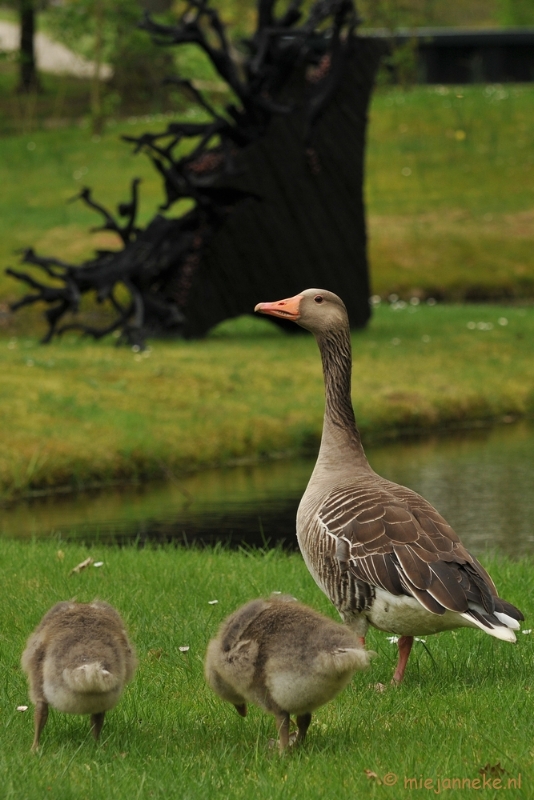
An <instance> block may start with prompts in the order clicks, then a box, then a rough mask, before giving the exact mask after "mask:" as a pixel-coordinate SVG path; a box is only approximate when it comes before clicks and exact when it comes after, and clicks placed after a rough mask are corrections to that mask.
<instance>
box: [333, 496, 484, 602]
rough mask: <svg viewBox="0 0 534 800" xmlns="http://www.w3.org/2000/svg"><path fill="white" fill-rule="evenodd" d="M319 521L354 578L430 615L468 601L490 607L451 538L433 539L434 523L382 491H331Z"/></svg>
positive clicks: (469, 561) (478, 573)
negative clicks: (407, 598)
mask: <svg viewBox="0 0 534 800" xmlns="http://www.w3.org/2000/svg"><path fill="white" fill-rule="evenodd" d="M436 516H437V517H438V518H439V515H438V514H437V512H436ZM319 519H320V522H321V524H322V525H323V526H324V528H325V529H326V530H327V532H328V534H329V535H330V536H333V537H335V538H336V539H337V540H338V541H339V540H341V541H342V542H343V546H339V545H338V546H337V547H336V551H337V552H344V553H345V555H344V559H343V560H344V562H345V564H346V567H347V568H348V569H349V570H350V572H351V573H352V574H353V575H354V576H355V577H356V578H357V579H358V580H361V581H363V582H365V583H368V584H370V585H371V586H375V587H380V588H382V589H384V590H385V591H388V592H390V593H391V594H393V595H403V594H404V595H408V596H411V597H414V598H416V599H417V600H418V601H419V602H420V603H421V604H422V605H423V606H425V607H426V608H427V609H428V610H429V611H431V612H433V613H435V614H444V613H445V611H446V610H447V609H449V610H451V611H458V612H460V613H462V612H465V611H466V610H467V608H468V604H469V602H475V603H479V604H481V605H482V606H483V607H484V608H485V609H486V610H487V611H490V612H491V611H492V610H493V609H494V600H493V598H494V594H493V591H494V587H493V584H492V583H491V581H490V585H489V586H488V585H487V583H486V581H485V575H486V574H487V573H485V571H484V570H483V568H482V567H480V570H479V569H478V567H479V565H478V562H476V561H475V559H473V558H472V557H471V556H470V555H469V553H468V552H467V551H466V550H465V548H464V547H463V546H462V545H461V544H460V543H459V542H458V544H456V541H455V540H454V538H453V537H451V536H445V537H440V536H439V534H438V528H437V525H436V522H437V521H439V519H438V520H433V519H432V518H431V517H429V516H428V515H426V514H425V513H422V512H419V513H418V514H417V515H415V514H413V513H412V512H411V510H410V509H409V508H407V506H406V505H405V504H404V503H402V502H399V501H397V500H396V499H395V498H393V497H391V495H389V494H388V493H386V492H381V491H375V492H371V491H367V492H362V491H358V490H355V491H347V490H344V491H343V492H341V491H335V492H332V493H331V494H330V495H329V497H328V498H327V499H326V501H325V502H324V503H323V505H322V507H321V510H320V512H319ZM453 536H455V534H454V533H453ZM492 590H493V591H492Z"/></svg>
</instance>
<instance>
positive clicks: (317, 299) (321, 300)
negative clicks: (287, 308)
mask: <svg viewBox="0 0 534 800" xmlns="http://www.w3.org/2000/svg"><path fill="white" fill-rule="evenodd" d="M313 299H314V300H315V302H316V303H324V297H323V296H322V294H316V295H315V297H314V298H313Z"/></svg>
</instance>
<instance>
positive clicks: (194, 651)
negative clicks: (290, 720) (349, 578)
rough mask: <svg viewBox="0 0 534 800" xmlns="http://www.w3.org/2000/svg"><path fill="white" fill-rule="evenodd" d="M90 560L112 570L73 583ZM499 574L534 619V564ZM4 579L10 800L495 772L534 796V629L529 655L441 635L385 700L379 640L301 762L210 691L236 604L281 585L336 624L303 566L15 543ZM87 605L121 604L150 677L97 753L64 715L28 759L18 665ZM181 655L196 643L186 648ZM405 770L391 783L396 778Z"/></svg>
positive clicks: (252, 789) (1, 756)
mask: <svg viewBox="0 0 534 800" xmlns="http://www.w3.org/2000/svg"><path fill="white" fill-rule="evenodd" d="M88 552H91V554H92V555H93V556H94V557H95V559H98V560H102V561H103V562H104V564H103V566H102V567H100V568H99V569H95V568H90V569H88V570H86V571H84V572H82V573H80V574H79V575H73V576H70V577H69V575H68V573H69V571H70V569H71V568H72V567H73V566H74V565H75V564H77V563H78V562H79V561H81V560H82V559H84V558H85V557H86V556H87V554H88ZM485 564H486V566H489V568H490V570H491V573H492V575H493V577H494V579H495V580H496V582H497V585H498V586H499V589H500V590H501V593H502V594H503V595H504V596H505V597H507V598H508V599H509V600H510V601H513V602H515V603H517V604H518V605H520V606H521V607H522V609H523V611H524V612H525V614H526V616H527V619H529V618H531V616H532V614H533V613H534V607H533V604H532V597H533V594H534V592H533V590H534V585H533V577H532V576H533V574H534V573H533V570H532V563H531V562H528V561H525V562H519V563H513V562H508V561H502V560H499V561H492V560H490V561H489V562H488V561H487V560H486V561H485ZM2 581H3V587H4V591H3V592H2V598H3V599H2V601H1V602H2V609H1V611H2V620H3V625H2V631H3V633H2V635H1V638H0V650H1V657H2V663H3V665H4V671H3V674H4V679H3V680H2V681H1V682H0V709H1V715H0V725H1V727H2V742H3V747H2V749H1V752H0V781H1V785H2V796H3V797H4V798H6V800H22V798H24V800H34V798H35V800H37V798H39V800H40V798H42V797H44V796H50V797H54V798H57V799H58V800H71V798H72V800H74V798H80V797H91V798H93V800H100V798H102V800H104V798H105V800H114V799H116V800H123V798H125V797H132V798H155V800H158V799H160V800H163V799H164V798H165V799H166V798H169V797H174V796H180V797H183V798H190V799H191V800H193V799H194V800H202V799H203V798H210V799H211V798H213V797H216V798H249V797H256V798H258V799H259V800H273V798H295V799H296V800H300V798H324V797H356V796H366V797H372V798H384V799H385V800H387V799H388V798H389V800H393V799H395V800H398V798H404V797H406V798H408V797H411V796H412V791H411V789H410V784H407V785H406V784H405V779H408V780H409V779H413V778H417V780H419V779H420V778H421V777H423V779H426V780H429V779H432V780H433V781H434V786H437V780H438V779H441V780H442V781H443V780H444V779H447V778H448V779H453V778H459V779H463V780H466V779H467V780H469V781H473V780H476V779H479V780H482V779H483V777H484V775H485V776H486V780H487V779H489V778H491V779H492V780H493V779H494V778H501V779H502V780H503V782H507V781H508V780H509V779H515V780H517V778H518V775H521V788H518V789H517V790H514V791H513V793H511V796H513V797H520V798H529V797H531V796H532V781H533V780H534V773H533V770H532V752H531V750H532V742H531V740H530V738H529V737H528V736H526V735H525V733H526V732H527V731H528V730H529V729H530V727H531V708H530V701H529V698H530V694H531V691H532V675H533V670H534V648H533V644H534V643H533V640H532V636H531V635H519V641H518V644H517V645H516V646H512V645H508V644H505V643H503V642H499V641H496V640H495V639H492V638H490V637H489V636H485V635H484V634H483V633H481V632H478V631H469V630H462V631H457V632H452V633H445V634H441V635H439V636H434V637H427V641H426V648H427V649H425V647H424V646H423V644H421V643H416V645H415V646H414V651H413V654H412V657H411V659H410V663H409V666H408V670H407V675H406V680H405V683H404V684H403V686H402V687H400V688H398V689H392V688H388V689H387V690H386V691H385V692H383V693H379V692H377V691H376V690H375V689H374V685H375V684H376V683H377V682H383V683H388V681H389V679H390V677H391V674H392V671H393V668H394V663H395V659H396V648H395V647H394V645H393V644H392V643H390V642H389V641H388V640H387V637H386V635H385V634H380V633H378V632H374V631H371V632H370V634H369V637H368V640H369V646H370V647H372V648H373V649H375V650H376V651H377V652H378V654H379V655H378V658H376V659H375V660H374V661H373V664H372V667H371V670H370V671H369V672H368V673H366V674H365V673H364V674H360V675H357V676H356V678H355V679H354V680H353V682H352V684H351V685H350V686H349V687H348V688H347V689H346V690H345V691H344V692H343V693H342V694H341V695H340V696H339V697H338V698H337V699H336V700H335V701H334V702H332V703H331V704H329V705H328V706H326V707H324V708H322V709H320V710H319V711H318V712H317V713H316V715H315V716H314V720H313V721H312V726H311V728H310V731H309V735H308V741H307V743H306V745H305V747H304V748H303V749H302V750H301V751H300V752H295V753H292V754H290V755H289V756H288V757H286V758H283V759H280V758H279V757H278V755H277V754H276V751H274V752H273V750H271V749H269V748H268V746H267V741H268V739H269V738H270V737H274V723H273V721H272V719H271V718H269V717H267V716H265V715H264V714H262V713H261V712H260V711H258V710H257V709H253V708H251V710H250V713H249V716H248V717H247V718H246V719H244V720H243V719H242V718H240V717H239V716H238V715H237V714H236V713H235V710H234V709H233V708H232V707H231V706H230V705H229V704H224V703H222V701H219V699H218V698H216V697H215V696H214V695H212V694H211V692H210V691H209V690H208V688H207V687H206V686H205V684H204V680H203V670H202V660H203V656H204V652H205V648H206V644H207V641H208V639H209V638H210V637H211V636H212V635H213V633H214V632H215V630H216V629H217V626H218V624H219V622H220V621H221V620H222V619H223V618H224V617H225V616H226V615H227V614H228V613H229V612H230V611H232V610H233V609H234V608H236V607H237V605H239V604H240V603H242V602H245V601H246V600H248V599H250V598H252V597H257V596H260V595H266V594H268V593H270V592H271V591H273V590H279V591H285V592H290V593H292V594H294V595H296V596H297V597H298V598H299V599H301V600H302V601H304V602H307V603H309V604H310V605H313V606H314V607H315V608H318V609H319V610H321V611H323V612H324V613H326V614H329V615H330V616H332V617H333V618H334V617H335V613H334V611H333V609H332V607H331V606H330V604H329V603H328V601H327V600H326V598H325V597H323V595H322V594H321V593H320V591H319V590H318V589H317V588H316V587H315V585H314V584H313V582H312V580H311V578H310V576H309V575H308V573H307V570H306V567H305V566H304V564H303V562H302V559H301V557H300V556H299V555H285V554H282V553H280V552H279V551H270V552H266V553H264V554H262V553H260V552H251V553H245V552H239V553H230V552H227V551H224V550H219V551H211V550H207V551H195V550H187V551H186V550H174V549H161V550H150V549H146V550H142V551H136V550H135V549H134V548H123V549H114V548H104V549H92V550H90V551H88V550H87V549H85V548H82V547H78V546H74V545H70V544H66V543H62V542H55V543H54V542H48V543H39V544H35V543H34V544H27V545H21V544H17V543H15V542H9V541H6V542H4V545H3V547H2ZM199 587H201V588H199ZM73 595H76V597H77V599H78V600H80V601H89V600H91V599H92V598H93V597H95V596H98V597H100V598H102V599H105V600H107V601H109V602H111V603H113V604H115V605H116V606H117V608H119V609H120V611H121V613H122V614H123V616H124V618H125V621H126V624H127V626H128V629H129V631H130V634H131V636H132V639H133V640H134V642H135V644H136V647H137V650H138V655H139V669H138V673H137V677H136V679H135V681H134V682H133V683H132V684H131V685H130V686H129V687H128V689H127V690H126V693H125V696H124V698H123V699H122V700H121V702H120V705H119V706H118V707H117V708H116V709H115V710H114V711H112V712H110V713H109V714H108V715H107V719H106V723H105V726H104V730H103V734H102V739H101V742H100V744H98V745H95V744H94V742H93V741H92V739H91V738H90V736H89V731H88V720H87V718H82V717H75V716H68V715H64V714H63V715H62V714H60V713H58V712H54V711H51V713H50V718H49V721H48V723H47V726H46V728H45V730H44V733H43V735H42V739H41V741H42V749H41V751H40V753H39V754H38V755H37V756H32V755H31V754H30V745H31V741H32V729H33V721H32V711H31V706H30V710H28V711H27V712H26V713H21V712H18V711H17V710H16V708H17V706H19V705H26V704H27V703H28V700H27V688H26V684H25V679H24V676H23V675H22V673H21V670H20V668H19V659H20V654H21V652H22V649H23V647H24V643H25V640H26V638H27V636H28V635H29V633H30V632H31V630H32V629H33V628H34V626H35V625H36V624H37V622H38V621H39V619H40V617H41V616H42V614H43V613H44V611H45V610H46V609H48V608H49V607H50V606H51V605H52V604H53V603H54V602H56V601H57V600H60V599H66V598H69V597H72V596H73ZM13 598H17V602H16V604H15V603H13ZM211 600H218V603H217V604H212V605H210V604H209V601H211ZM527 625H528V623H527ZM180 646H189V648H190V649H189V651H188V652H186V653H183V652H180V651H179V650H178V648H179V647H180ZM373 775H374V776H376V777H373ZM386 775H388V776H389V777H388V778H387V779H386V782H385V783H384V782H381V780H382V779H383V778H384V776H386ZM392 775H393V776H397V782H396V784H395V785H394V786H393V785H387V781H389V782H390V783H391V782H392V781H393V780H394V778H393V777H391V776H392ZM465 785H466V784H464V786H465ZM503 785H505V784H504V783H503ZM405 786H406V788H405ZM512 786H513V784H512ZM506 794H508V793H507V792H506ZM447 796H450V797H451V798H456V797H466V796H467V792H466V790H465V788H464V790H463V791H447ZM490 796H492V797H493V796H494V794H493V793H491V794H490ZM495 796H497V793H495Z"/></svg>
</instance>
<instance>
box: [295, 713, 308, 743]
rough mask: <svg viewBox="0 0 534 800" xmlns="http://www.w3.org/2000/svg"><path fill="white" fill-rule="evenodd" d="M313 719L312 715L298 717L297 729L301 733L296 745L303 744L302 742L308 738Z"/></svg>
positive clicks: (298, 734)
mask: <svg viewBox="0 0 534 800" xmlns="http://www.w3.org/2000/svg"><path fill="white" fill-rule="evenodd" d="M311 719H312V715H311V714H300V716H298V717H297V727H298V729H299V732H298V733H297V738H296V740H295V744H302V742H303V741H304V739H305V738H306V734H307V733H308V728H309V727H310V722H311Z"/></svg>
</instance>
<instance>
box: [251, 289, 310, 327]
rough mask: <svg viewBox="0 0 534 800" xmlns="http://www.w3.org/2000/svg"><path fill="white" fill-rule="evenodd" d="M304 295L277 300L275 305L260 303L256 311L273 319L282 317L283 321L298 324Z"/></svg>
mask: <svg viewBox="0 0 534 800" xmlns="http://www.w3.org/2000/svg"><path fill="white" fill-rule="evenodd" d="M303 296H304V295H302V294H296V295H295V297H288V299H287V300H277V301H276V302H274V303H258V305H257V306H256V307H255V309H254V311H258V312H259V313H260V314H270V315H271V317H282V319H290V320H293V322H296V321H297V320H298V319H299V317H300V301H301V300H302V299H303Z"/></svg>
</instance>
